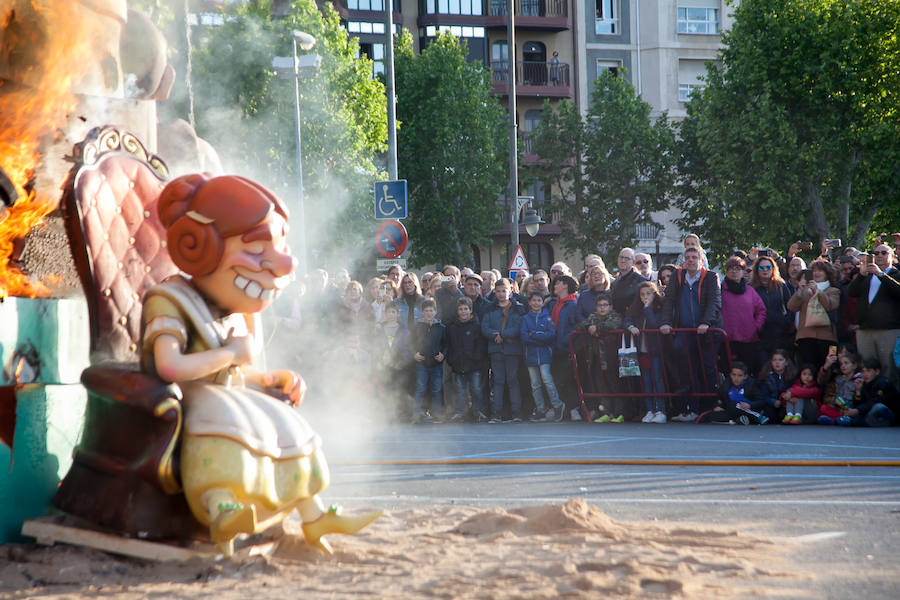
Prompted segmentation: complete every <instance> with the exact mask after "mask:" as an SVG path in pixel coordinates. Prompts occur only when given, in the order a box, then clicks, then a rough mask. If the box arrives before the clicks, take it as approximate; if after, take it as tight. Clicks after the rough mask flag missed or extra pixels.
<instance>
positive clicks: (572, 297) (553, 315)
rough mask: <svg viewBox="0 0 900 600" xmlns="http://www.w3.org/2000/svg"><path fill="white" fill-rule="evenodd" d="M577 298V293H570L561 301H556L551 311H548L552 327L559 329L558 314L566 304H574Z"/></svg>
mask: <svg viewBox="0 0 900 600" xmlns="http://www.w3.org/2000/svg"><path fill="white" fill-rule="evenodd" d="M577 297H578V296H577V293H576V292H572V293H571V294H569V295H568V296H566V297H565V298H562V299H560V300H557V301H556V304H554V305H553V310H552V311H550V318H552V319H553V325H554V326H556V327H559V313H561V312H562V309H563V305H564V304H566V303H567V302H575V299H576V298H577Z"/></svg>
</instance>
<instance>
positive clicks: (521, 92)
mask: <svg viewBox="0 0 900 600" xmlns="http://www.w3.org/2000/svg"><path fill="white" fill-rule="evenodd" d="M491 80H492V82H493V92H494V93H495V94H497V95H501V96H502V95H507V94H509V61H508V60H494V61H491ZM516 96H530V97H539V98H572V87H571V84H570V83H569V65H568V63H550V62H535V61H528V60H526V61H522V62H517V63H516Z"/></svg>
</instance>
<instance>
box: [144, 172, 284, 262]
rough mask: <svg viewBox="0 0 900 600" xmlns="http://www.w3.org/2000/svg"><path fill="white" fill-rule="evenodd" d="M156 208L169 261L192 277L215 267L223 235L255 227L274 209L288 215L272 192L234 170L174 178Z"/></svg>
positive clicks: (227, 236)
mask: <svg viewBox="0 0 900 600" xmlns="http://www.w3.org/2000/svg"><path fill="white" fill-rule="evenodd" d="M157 211H158V212H159V219H160V222H161V223H162V225H163V227H165V228H166V234H167V235H166V238H167V243H168V249H169V254H170V255H171V257H172V261H173V262H174V263H175V264H176V265H177V266H178V268H179V269H181V270H182V271H184V272H185V273H187V274H189V275H193V276H195V277H196V276H203V275H209V274H210V273H212V272H213V271H215V270H216V267H218V266H219V263H220V262H221V260H222V255H223V253H224V251H225V239H226V238H229V237H231V236H235V235H240V234H242V233H244V232H245V231H249V230H250V229H252V228H253V227H256V226H257V225H259V224H260V223H262V222H263V221H265V220H266V218H267V217H268V216H269V214H270V213H272V212H273V211H275V212H278V213H280V214H281V215H282V216H283V217H284V218H285V219H287V209H286V208H285V207H284V205H283V204H282V203H281V201H280V200H279V199H278V197H277V196H276V195H275V194H273V193H272V192H271V191H270V190H268V189H267V188H265V187H264V186H262V185H260V184H258V183H256V182H254V181H251V180H249V179H246V178H244V177H238V176H235V175H225V176H221V177H213V178H209V177H207V176H205V175H200V174H194V175H183V176H182V177H178V178H177V179H173V180H172V181H171V182H170V183H169V184H168V185H167V186H166V187H165V188H164V189H163V191H162V193H161V194H160V197H159V202H158V204H157Z"/></svg>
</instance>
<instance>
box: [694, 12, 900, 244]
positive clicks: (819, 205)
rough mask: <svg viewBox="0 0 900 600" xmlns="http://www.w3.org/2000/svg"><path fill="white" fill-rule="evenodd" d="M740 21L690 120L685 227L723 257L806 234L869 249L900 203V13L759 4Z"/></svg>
mask: <svg viewBox="0 0 900 600" xmlns="http://www.w3.org/2000/svg"><path fill="white" fill-rule="evenodd" d="M734 16H735V23H734V27H733V28H732V29H731V31H729V32H727V33H726V34H724V35H723V44H724V49H723V50H722V51H721V52H720V54H719V56H718V58H717V61H716V62H715V63H710V64H709V65H708V68H707V76H706V87H705V88H704V89H703V90H702V91H699V92H696V93H695V94H694V96H693V97H692V99H691V102H690V103H689V104H688V116H687V118H686V119H685V120H684V121H683V122H682V123H681V128H680V139H681V155H682V161H681V165H680V169H681V171H682V175H683V179H682V185H681V186H680V188H679V200H678V203H679V205H680V207H681V208H682V210H683V211H684V214H685V216H684V218H683V219H681V220H680V222H679V225H681V226H682V227H684V228H690V229H693V230H699V231H702V232H703V233H704V235H705V237H706V238H707V239H708V240H709V241H710V242H711V246H712V250H713V253H714V254H716V255H718V256H720V257H721V256H723V255H725V254H727V253H728V252H729V251H730V250H731V248H732V247H733V246H735V245H738V246H745V245H748V244H752V243H755V242H757V241H763V242H767V243H770V244H772V245H776V246H781V247H787V245H788V244H790V242H792V241H795V240H796V239H797V236H798V234H800V233H801V232H805V233H806V235H808V236H809V237H810V238H814V239H817V240H821V239H824V238H826V237H841V238H843V239H844V240H845V243H847V244H850V243H853V244H856V245H859V244H861V243H862V240H863V238H864V236H865V233H866V231H867V229H868V228H869V225H870V223H871V222H872V221H873V218H875V217H876V216H878V215H879V214H880V215H882V217H880V218H883V216H884V215H886V214H892V215H896V209H897V208H898V207H900V196H898V193H900V189H898V184H900V168H898V165H900V160H898V159H900V97H898V93H900V73H898V69H897V65H898V64H900V3H897V2H883V1H880V0H859V1H855V2H845V1H843V0H754V1H752V2H742V3H741V4H740V6H738V7H737V8H736V9H735V13H734ZM894 218H896V217H894ZM894 224H895V225H896V221H894Z"/></svg>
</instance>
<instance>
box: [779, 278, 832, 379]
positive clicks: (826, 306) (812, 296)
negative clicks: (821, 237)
mask: <svg viewBox="0 0 900 600" xmlns="http://www.w3.org/2000/svg"><path fill="white" fill-rule="evenodd" d="M810 267H811V268H810V269H805V270H804V271H803V273H802V274H801V276H800V277H799V279H798V284H797V289H796V291H795V292H794V295H793V296H791V299H790V300H788V304H787V308H788V310H791V311H795V312H797V313H798V315H799V319H798V325H797V352H798V354H799V356H800V361H799V362H800V364H811V365H814V366H815V371H818V369H819V367H821V366H822V364H823V363H824V362H825V357H826V356H827V355H828V347H829V346H832V345H835V344H837V324H836V321H837V310H838V308H839V307H840V303H841V293H840V290H838V287H837V271H836V270H835V268H834V267H833V266H832V265H831V263H830V262H827V261H824V260H815V261H813V262H812V264H811V265H810ZM823 311H824V313H826V314H824V315H823ZM815 371H813V372H815Z"/></svg>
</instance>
